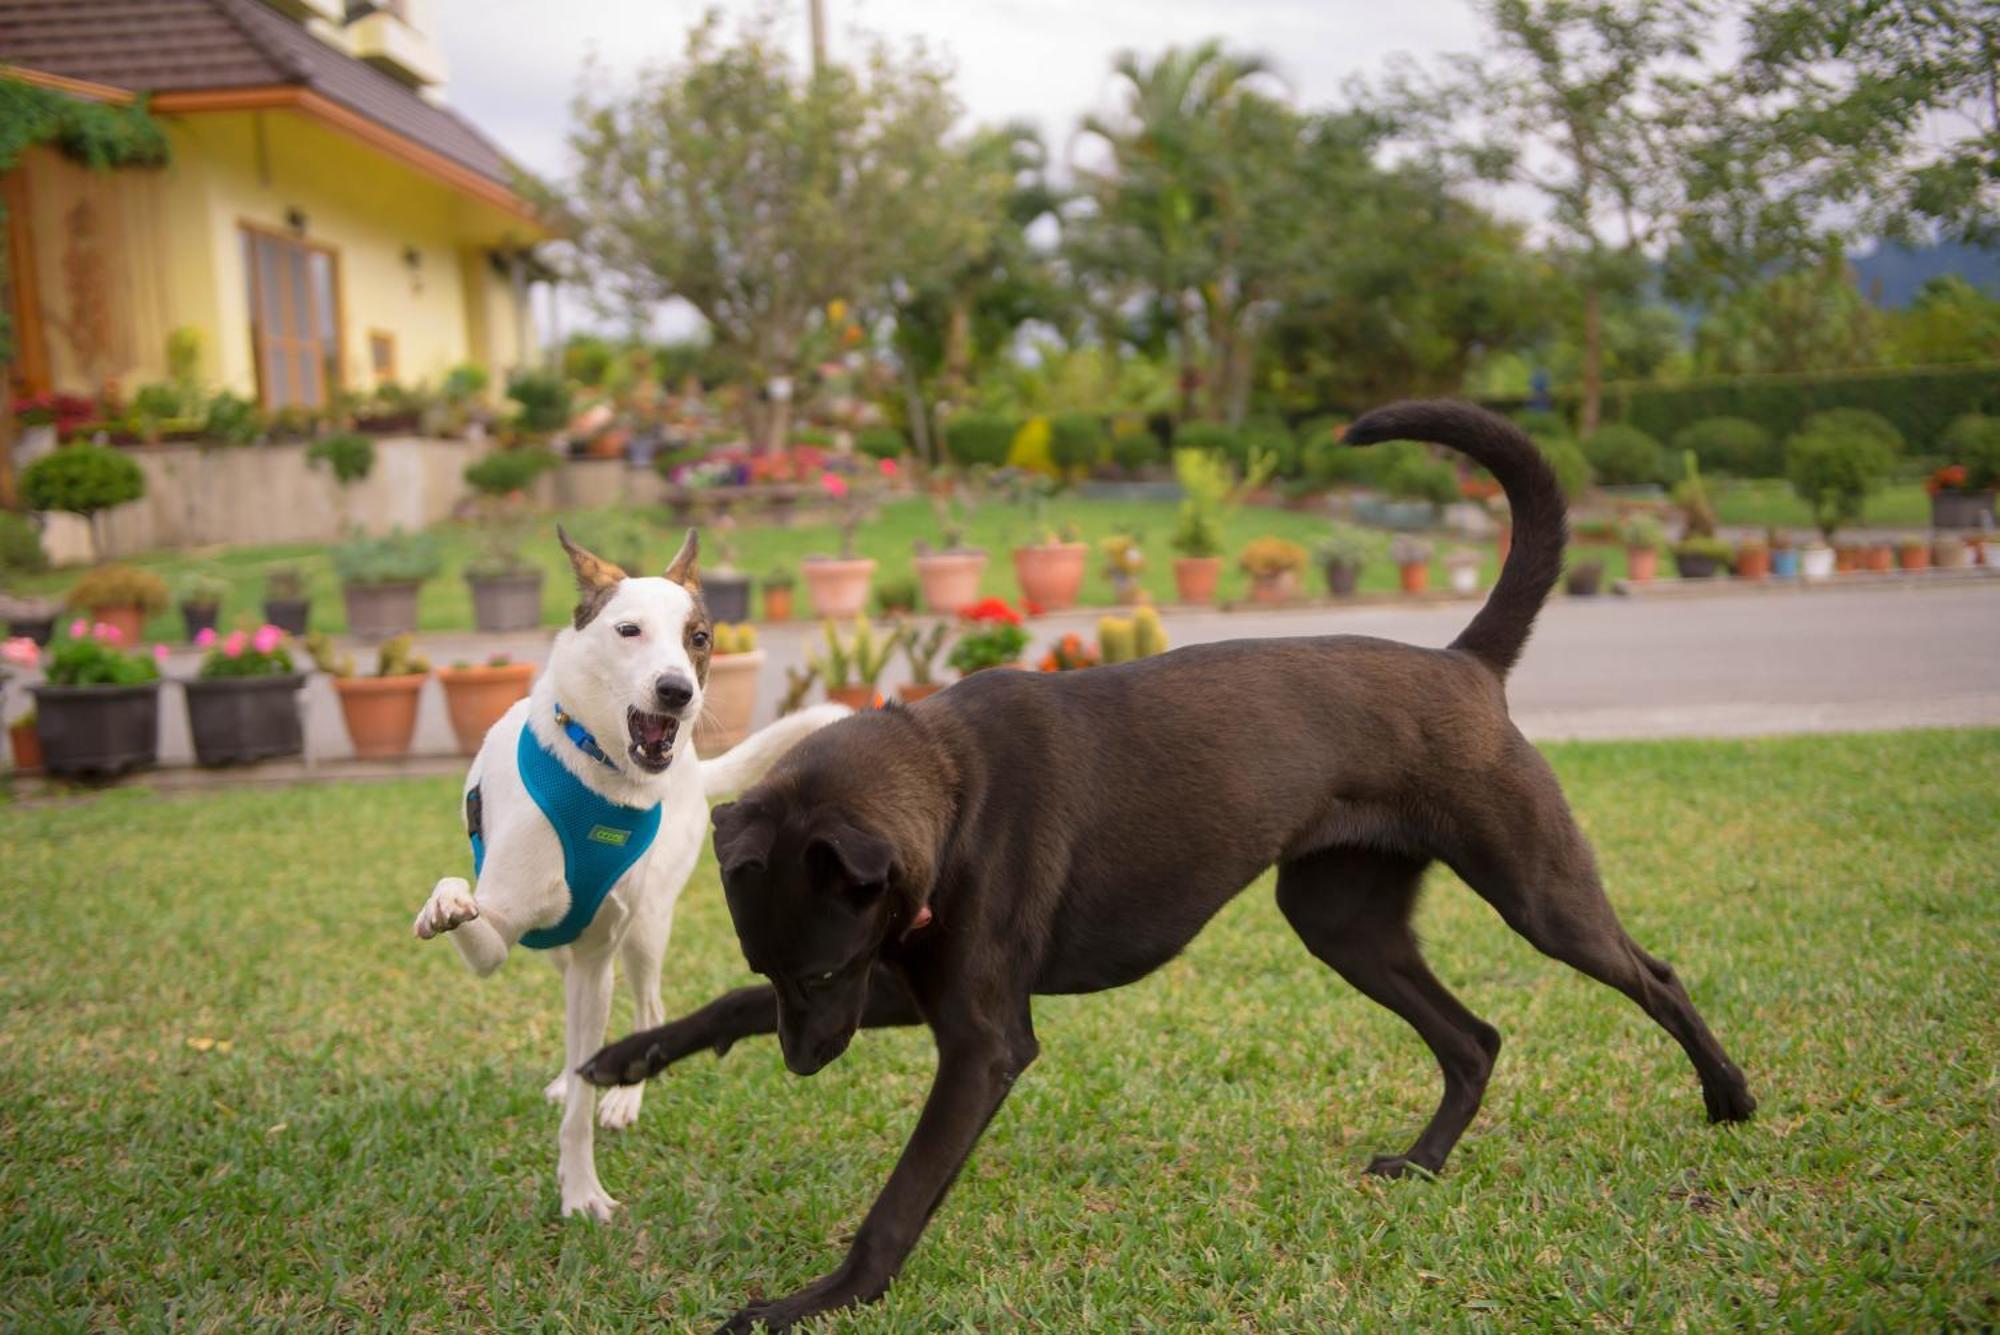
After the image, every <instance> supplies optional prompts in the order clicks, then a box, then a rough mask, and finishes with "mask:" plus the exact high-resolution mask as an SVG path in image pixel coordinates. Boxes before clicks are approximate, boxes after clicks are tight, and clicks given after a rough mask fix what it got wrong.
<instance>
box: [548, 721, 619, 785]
mask: <svg viewBox="0 0 2000 1335" xmlns="http://www.w3.org/2000/svg"><path fill="white" fill-rule="evenodd" d="M556 723H557V724H558V725H560V726H561V728H562V730H563V736H565V737H567V738H569V739H570V741H571V742H573V743H574V744H575V746H576V749H577V750H579V751H581V752H583V753H584V754H585V755H587V756H589V757H590V758H591V759H592V760H595V761H596V762H597V763H598V764H600V765H602V766H604V768H606V769H608V770H613V771H616V770H617V769H618V766H617V764H616V763H615V762H614V761H613V760H612V759H611V757H610V756H607V755H605V754H604V748H603V747H601V746H599V745H598V744H597V739H596V738H595V737H592V736H591V735H590V729H588V728H586V727H584V726H583V725H582V724H581V723H578V722H577V721H576V720H575V719H573V718H571V717H570V716H569V711H568V710H566V709H564V708H563V707H562V706H561V705H557V706H556Z"/></svg>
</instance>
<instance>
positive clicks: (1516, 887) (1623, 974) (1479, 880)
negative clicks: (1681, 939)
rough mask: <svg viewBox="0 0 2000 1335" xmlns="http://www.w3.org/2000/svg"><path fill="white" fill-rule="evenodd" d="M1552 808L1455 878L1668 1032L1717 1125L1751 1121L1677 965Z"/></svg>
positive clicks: (1740, 1085) (1747, 1099) (1746, 1094)
mask: <svg viewBox="0 0 2000 1335" xmlns="http://www.w3.org/2000/svg"><path fill="white" fill-rule="evenodd" d="M1538 805H1540V806H1541V807H1542V809H1543V810H1544V811H1547V810H1548V805H1547V804H1538ZM1556 811H1557V815H1556V817H1555V818H1554V819H1546V818H1545V819H1543V820H1541V821H1539V822H1526V821H1524V822H1521V823H1520V825H1518V826H1516V827H1514V828H1512V829H1510V830H1509V831H1508V833H1507V835H1506V837H1505V838H1504V839H1495V840H1494V841H1492V843H1491V844H1490V845H1489V846H1488V847H1487V848H1486V849H1485V850H1484V852H1483V855H1481V856H1476V857H1473V858H1469V859H1468V860H1467V862H1466V865H1464V866H1461V867H1459V868H1458V871H1459V874H1460V875H1461V876H1462V877H1464V879H1465V881H1466V883H1467V884H1469V885H1470V886H1471V887H1472V888H1473V889H1474V890H1476V891H1478V892H1479V894H1480V896H1481V897H1482V898H1484V899H1485V900H1486V902H1487V903H1489V904H1491V905H1492V906H1493V907H1494V908H1496V909H1498V910H1499V911H1500V916H1501V917H1502V918H1504V919H1506V921H1507V925H1508V926H1509V927H1512V928H1513V929H1514V930H1515V931H1517V932H1519V933H1520V934H1521V935H1522V936H1523V937H1526V938H1527V940H1528V942H1529V944H1531V945H1533V946H1534V947H1535V949H1537V950H1539V951H1541V952H1542V953H1543V954H1545V955H1548V956H1550V957H1551V958H1553V959H1558V960H1561V961H1562V962H1563V963H1565V964H1567V965H1569V966H1570V967H1571V968H1573V969H1576V970H1577V971H1578V972H1580V973H1584V974H1587V975H1589V976H1590V977H1592V978H1595V979H1596V980H1597V981H1598V982H1600V983H1606V984H1609V985H1610V986H1612V987H1615V988H1617V989H1618V990H1619V991H1620V992H1623V993H1624V994H1625V995H1626V996H1628V997H1630V998H1632V1000H1633V1001H1635V1002H1637V1003H1638V1004H1639V1007H1640V1009H1642V1010H1644V1011H1645V1012H1646V1014H1647V1015H1649V1016H1651V1017H1652V1018H1653V1021H1654V1023H1656V1024H1658V1025H1659V1026H1660V1027H1661V1028H1662V1029H1664V1030H1666V1031H1667V1032H1668V1033H1669V1034H1672V1035H1673V1036H1674V1038H1675V1040H1676V1041H1677V1042H1679V1043H1680V1045H1681V1047H1682V1049H1683V1050H1685V1051H1686V1053H1687V1055H1688V1059H1689V1060H1690V1061H1692V1062H1693V1063H1694V1069H1695V1074H1696V1075H1698V1076H1699V1077H1700V1078H1701V1094H1702V1101H1703V1103H1705V1104H1706V1105H1707V1108H1708V1119H1709V1120H1710V1121H1711V1122H1741V1121H1745V1120H1747V1119H1748V1118H1749V1116H1750V1114H1751V1113H1752V1112H1754V1111H1756V1108H1757V1100H1756V1099H1754V1098H1752V1097H1751V1096H1750V1089H1749V1086H1748V1085H1747V1084H1746V1083H1745V1081H1744V1079H1743V1072H1741V1071H1740V1070H1738V1069H1737V1068H1736V1063H1734V1062H1732V1061H1730V1060H1729V1054H1727V1053H1726V1052H1724V1051H1723V1050H1722V1045H1721V1044H1720V1043H1718V1042H1716V1039H1715V1035H1714V1034H1712V1033H1710V1032H1709V1030H1708V1026H1707V1024H1705V1023H1703V1021H1702V1018H1701V1013H1700V1012H1699V1011H1697V1010H1696V1009H1695V1006H1694V1002H1693V1000H1691V999H1690V998H1689V997H1688V994H1687V989H1686V988H1684V987H1682V986H1681V981H1680V979H1679V978H1677V977H1675V975H1674V971H1673V968H1672V966H1670V965H1669V964H1667V963H1666V961H1664V960H1659V959H1655V958H1654V957H1653V956H1651V955H1649V954H1647V953H1646V952H1645V951H1643V950H1641V949H1640V948H1639V946H1638V945H1637V943H1635V942H1634V941H1633V940H1632V938H1631V937H1629V936H1627V935H1625V929H1624V928H1623V927H1622V926H1621V925H1620V924H1619V922H1618V915H1617V913H1616V912H1615V911H1613V909H1612V907H1611V901H1610V900H1608V899H1606V898H1605V895H1604V886H1603V884H1602V882H1600V881H1599V879H1598V875H1597V866H1596V859H1595V858H1594V857H1593V856H1592V855H1591V851H1590V845H1589V843H1588V842H1587V841H1586V840H1585V839H1584V837H1583V832H1582V831H1581V830H1578V829H1577V828H1576V824H1575V822H1574V821H1573V820H1572V819H1570V816H1569V813H1568V810H1567V809H1566V808H1561V807H1558V808H1557V809H1556Z"/></svg>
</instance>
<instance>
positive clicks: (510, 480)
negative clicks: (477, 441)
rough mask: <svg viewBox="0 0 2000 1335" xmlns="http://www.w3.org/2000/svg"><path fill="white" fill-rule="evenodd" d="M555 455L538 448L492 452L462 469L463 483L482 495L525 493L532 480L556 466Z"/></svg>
mask: <svg viewBox="0 0 2000 1335" xmlns="http://www.w3.org/2000/svg"><path fill="white" fill-rule="evenodd" d="M556 462H557V460H556V456H555V455H554V454H553V453H551V452H550V451H548V450H545V449H542V448H540V447H539V446H532V445H531V446H524V447H523V448H521V449H517V450H495V451H493V453H491V454H489V455H487V456H486V457H484V458H482V459H475V460H473V461H472V462H471V463H469V464H467V465H466V466H465V481H466V484H467V485H468V486H470V487H472V488H473V489H474V490H475V491H477V492H479V493H480V494H481V495H484V496H511V495H513V494H514V493H515V492H517V491H526V490H527V489H528V488H529V487H530V486H532V485H533V484H534V481H535V479H536V478H538V477H540V476H541V475H542V474H544V473H546V472H548V471H549V470H550V469H551V468H554V467H555V466H556Z"/></svg>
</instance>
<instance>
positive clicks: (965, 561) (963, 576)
mask: <svg viewBox="0 0 2000 1335" xmlns="http://www.w3.org/2000/svg"><path fill="white" fill-rule="evenodd" d="M986 560H987V557H986V553H985V552H977V551H964V552H933V553H932V554H931V555H929V556H919V557H918V558H917V559H916V567H917V583H918V584H919V585H920V586H921V587H922V588H923V591H924V606H926V607H928V608H930V610H931V611H933V612H936V613H938V614H939V615H941V616H954V615H956V614H957V613H958V612H959V611H960V610H962V609H964V608H967V607H970V606H972V605H973V604H974V603H976V602H978V601H979V577H980V576H981V575H983V574H985V573H986Z"/></svg>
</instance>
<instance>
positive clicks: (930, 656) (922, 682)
mask: <svg viewBox="0 0 2000 1335" xmlns="http://www.w3.org/2000/svg"><path fill="white" fill-rule="evenodd" d="M950 633H951V627H950V625H948V624H947V623H945V622H943V621H935V622H932V623H931V626H930V629H928V630H915V629H911V630H908V631H905V632H904V634H903V661H904V662H906V663H908V664H909V665H910V679H909V680H908V681H906V682H904V683H903V684H902V685H901V686H898V687H897V688H896V698H897V699H899V700H901V701H902V702H903V703H904V704H906V705H913V704H915V703H916V702H917V701H919V700H921V699H923V698H924V697H925V696H928V695H935V694H936V693H937V692H938V691H939V690H941V689H942V687H940V686H939V684H938V680H937V677H936V675H935V673H936V671H937V656H938V654H939V652H940V651H942V650H943V648H944V641H945V636H947V635H949V634H950Z"/></svg>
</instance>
